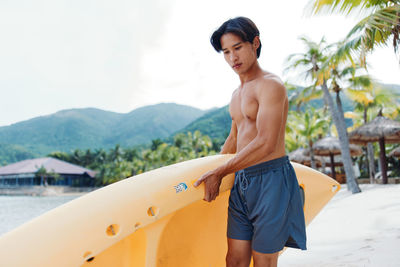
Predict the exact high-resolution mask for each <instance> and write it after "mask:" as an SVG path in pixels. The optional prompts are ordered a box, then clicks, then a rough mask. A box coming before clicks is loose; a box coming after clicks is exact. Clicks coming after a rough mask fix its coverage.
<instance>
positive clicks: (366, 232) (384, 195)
mask: <svg viewBox="0 0 400 267" xmlns="http://www.w3.org/2000/svg"><path fill="white" fill-rule="evenodd" d="M360 187H361V190H362V193H359V194H351V193H350V192H349V191H348V190H347V188H346V185H342V189H341V190H340V191H339V192H338V193H337V194H336V195H335V197H334V198H333V199H332V200H331V201H330V202H329V203H328V204H327V206H325V208H324V209H323V210H322V211H321V213H319V214H318V215H317V217H316V218H315V219H314V220H313V221H312V222H311V224H310V225H309V226H308V227H307V248H308V250H307V251H300V250H297V249H287V250H286V251H285V252H284V253H283V254H282V255H281V257H280V258H279V266H282V267H286V266H288V267H311V266H312V267H313V266H318V267H319V266H346V267H350V266H374V267H375V266H376V267H392V266H400V253H399V247H400V184H396V185H378V184H375V185H370V184H364V185H360Z"/></svg>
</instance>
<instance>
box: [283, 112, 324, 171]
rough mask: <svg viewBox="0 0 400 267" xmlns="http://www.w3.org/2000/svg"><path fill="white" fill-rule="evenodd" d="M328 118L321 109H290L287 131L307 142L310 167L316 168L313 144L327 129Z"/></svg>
mask: <svg viewBox="0 0 400 267" xmlns="http://www.w3.org/2000/svg"><path fill="white" fill-rule="evenodd" d="M329 125H330V119H329V117H328V116H326V114H325V112H324V110H323V109H318V110H317V109H315V108H313V107H310V108H307V109H306V111H305V112H304V113H303V114H302V113H298V112H295V111H290V112H289V116H288V123H287V127H286V131H287V132H292V131H293V132H294V133H295V134H296V135H297V136H301V137H303V139H304V140H303V142H301V143H307V144H308V148H309V150H310V156H311V168H313V169H316V168H317V166H316V164H315V158H314V150H313V144H314V142H315V141H317V140H318V139H320V138H321V136H323V135H324V134H325V133H326V132H327V131H328V129H329Z"/></svg>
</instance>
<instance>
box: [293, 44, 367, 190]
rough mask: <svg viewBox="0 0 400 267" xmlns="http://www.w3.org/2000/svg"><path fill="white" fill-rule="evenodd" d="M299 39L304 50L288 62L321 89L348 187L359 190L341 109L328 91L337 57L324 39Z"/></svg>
mask: <svg viewBox="0 0 400 267" xmlns="http://www.w3.org/2000/svg"><path fill="white" fill-rule="evenodd" d="M301 40H302V41H303V42H304V43H305V45H306V52H305V53H299V54H294V55H291V56H289V58H288V61H289V64H290V65H291V66H293V68H299V67H301V68H303V69H305V76H306V78H309V79H311V81H312V84H314V85H315V86H316V87H320V88H321V89H322V91H323V97H324V101H325V104H326V105H327V106H328V108H329V110H330V113H331V116H332V119H333V123H334V124H335V126H336V129H337V131H338V136H339V141H340V147H341V151H342V158H343V165H344V169H345V173H346V178H347V185H348V189H349V190H350V191H351V192H352V193H358V192H361V190H360V188H359V186H358V184H357V182H356V180H355V175H354V169H353V166H352V159H351V157H350V146H349V139H348V136H347V131H346V125H345V123H344V114H343V110H341V111H339V110H338V108H339V107H336V106H335V105H334V103H333V100H332V97H331V95H330V93H329V86H331V85H334V82H333V81H334V80H332V77H333V75H332V72H333V71H334V70H335V66H337V65H338V62H339V61H338V59H339V58H338V57H337V54H335V53H333V54H332V52H331V50H332V46H331V45H325V41H324V39H322V40H321V41H320V42H319V43H315V42H313V41H311V40H309V39H308V38H306V37H302V38H301ZM346 56H347V55H346ZM340 59H343V57H342V56H341V57H340Z"/></svg>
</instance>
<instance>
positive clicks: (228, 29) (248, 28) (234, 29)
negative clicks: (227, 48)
mask: <svg viewBox="0 0 400 267" xmlns="http://www.w3.org/2000/svg"><path fill="white" fill-rule="evenodd" d="M226 33H233V34H235V35H237V36H239V37H240V38H241V39H242V40H243V41H244V42H250V43H253V40H254V37H256V36H260V32H259V31H258V29H257V26H256V25H255V24H254V22H253V21H251V20H250V19H249V18H246V17H237V18H234V19H229V20H227V21H225V22H224V23H223V24H222V25H221V27H219V28H218V29H217V30H216V31H215V32H214V33H213V35H212V36H211V40H210V41H211V45H212V46H213V47H214V48H215V50H217V52H220V51H221V50H222V47H221V37H222V35H224V34H226ZM260 53H261V41H260V46H259V47H258V49H257V58H258V57H259V56H260Z"/></svg>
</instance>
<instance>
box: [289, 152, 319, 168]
mask: <svg viewBox="0 0 400 267" xmlns="http://www.w3.org/2000/svg"><path fill="white" fill-rule="evenodd" d="M307 153H308V154H309V153H310V152H308V149H304V148H298V149H296V150H295V151H292V152H290V153H289V160H291V161H294V162H297V163H300V164H303V165H306V166H309V167H310V166H311V157H310V156H308V155H307ZM314 160H315V163H316V165H317V167H320V166H322V160H321V158H320V157H314Z"/></svg>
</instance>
